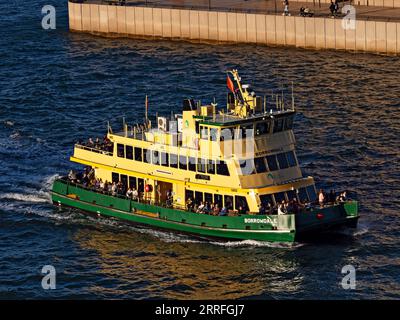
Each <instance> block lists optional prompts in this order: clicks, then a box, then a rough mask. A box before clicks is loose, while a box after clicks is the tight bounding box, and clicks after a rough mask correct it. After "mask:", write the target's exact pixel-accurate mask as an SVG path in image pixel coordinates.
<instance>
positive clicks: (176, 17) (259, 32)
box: [68, 2, 400, 54]
mask: <svg viewBox="0 0 400 320" xmlns="http://www.w3.org/2000/svg"><path fill="white" fill-rule="evenodd" d="M68 9H69V25H70V29H71V30H74V31H82V32H89V33H94V34H99V33H101V34H104V35H110V36H131V37H160V38H175V39H190V40H193V41H200V40H203V41H217V42H237V43H257V44H265V45H283V46H295V47H303V48H314V49H337V50H352V51H361V52H376V53H389V54H399V53H400V23H396V22H378V21H363V20H357V21H356V28H355V30H345V29H344V28H343V27H342V20H341V19H331V18H304V17H299V16H280V15H264V14H249V13H234V12H217V11H199V10H180V9H161V8H150V7H140V6H128V7H125V6H109V5H97V4H78V3H71V2H69V4H68Z"/></svg>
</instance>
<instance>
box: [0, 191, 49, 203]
mask: <svg viewBox="0 0 400 320" xmlns="http://www.w3.org/2000/svg"><path fill="white" fill-rule="evenodd" d="M0 199H5V200H17V201H22V202H32V203H44V202H49V199H48V198H47V197H43V196H42V195H41V193H39V192H38V194H26V193H3V194H0Z"/></svg>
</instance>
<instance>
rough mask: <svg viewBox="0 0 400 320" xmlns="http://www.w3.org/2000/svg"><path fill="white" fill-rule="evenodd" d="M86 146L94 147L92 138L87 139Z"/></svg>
mask: <svg viewBox="0 0 400 320" xmlns="http://www.w3.org/2000/svg"><path fill="white" fill-rule="evenodd" d="M88 146H89V147H93V146H94V142H93V139H92V138H89V140H88Z"/></svg>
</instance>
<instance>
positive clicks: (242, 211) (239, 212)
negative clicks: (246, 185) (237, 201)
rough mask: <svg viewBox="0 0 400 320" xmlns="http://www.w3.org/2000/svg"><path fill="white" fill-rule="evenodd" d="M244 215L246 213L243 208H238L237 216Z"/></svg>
mask: <svg viewBox="0 0 400 320" xmlns="http://www.w3.org/2000/svg"><path fill="white" fill-rule="evenodd" d="M246 213H247V212H246V209H245V208H243V207H242V206H239V209H238V214H239V215H242V214H246Z"/></svg>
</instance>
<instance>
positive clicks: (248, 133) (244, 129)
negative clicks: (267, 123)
mask: <svg viewBox="0 0 400 320" xmlns="http://www.w3.org/2000/svg"><path fill="white" fill-rule="evenodd" d="M239 130H240V131H239V139H240V133H241V134H242V136H241V138H242V139H246V138H250V137H253V136H254V127H253V125H252V124H248V125H243V126H240V129H239Z"/></svg>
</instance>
